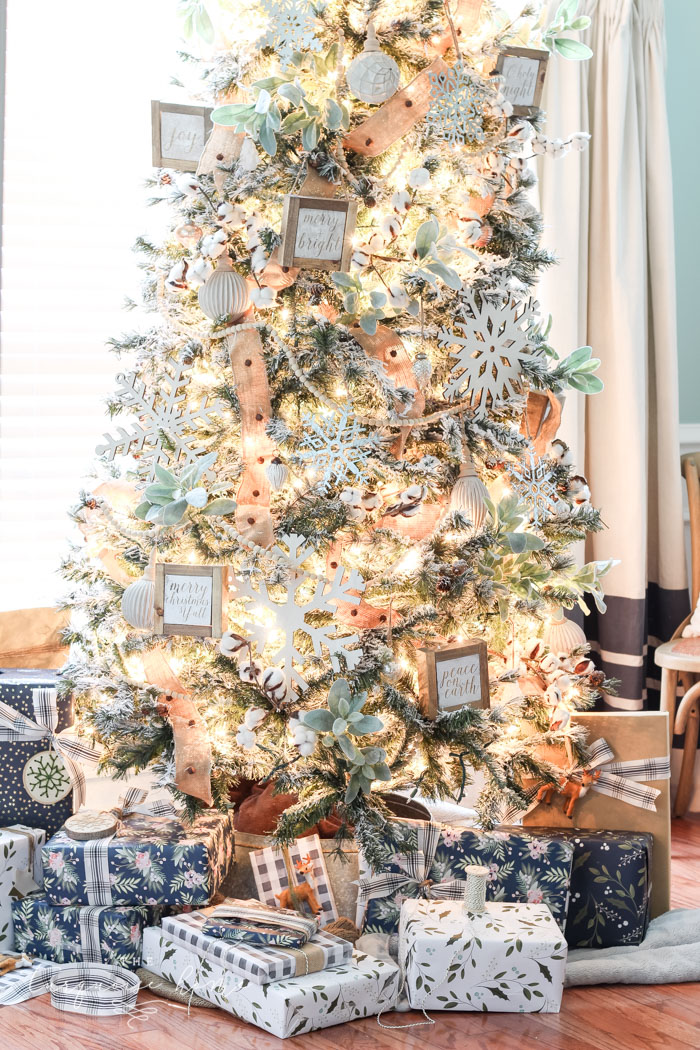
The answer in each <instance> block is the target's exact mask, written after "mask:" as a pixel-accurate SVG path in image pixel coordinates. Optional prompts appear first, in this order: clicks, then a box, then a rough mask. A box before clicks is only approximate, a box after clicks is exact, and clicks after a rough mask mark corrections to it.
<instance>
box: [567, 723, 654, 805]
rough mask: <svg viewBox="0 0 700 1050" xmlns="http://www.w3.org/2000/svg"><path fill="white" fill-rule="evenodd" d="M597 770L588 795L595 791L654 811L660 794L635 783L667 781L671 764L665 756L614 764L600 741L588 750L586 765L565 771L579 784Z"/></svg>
mask: <svg viewBox="0 0 700 1050" xmlns="http://www.w3.org/2000/svg"><path fill="white" fill-rule="evenodd" d="M592 770H600V776H599V777H598V779H597V780H595V781H594V782H593V783H592V784H591V791H598V792H600V794H601V795H609V797H610V798H619V799H621V800H622V801H623V802H627V803H628V805H630V806H636V807H637V808H638V809H651V810H656V799H657V798H658V796H659V795H660V794H661V792H660V791H659V789H658V788H652V787H647V786H646V785H644V784H640V783H638V781H640V780H668V779H669V778H670V776H671V762H670V759H669V758H668V756H659V757H658V758H630V759H627V760H626V761H625V762H616V761H615V752H614V751H613V750H612V748H611V747H610V745H609V744H608V742H607V740H604V739H603V738H602V737H601V738H600V739H599V740H596V741H595V743H593V744H591V746H590V747H589V749H588V761H587V762H585V763H584V764H583V765H581V766H575V767H574V768H573V769H572V770H570V771H569V773H568V776H569V777H570V778H571V779H572V780H576V781H580V780H582V779H583V774H584V773H588V772H591V771H592Z"/></svg>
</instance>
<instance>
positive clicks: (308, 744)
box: [297, 740, 316, 758]
mask: <svg viewBox="0 0 700 1050" xmlns="http://www.w3.org/2000/svg"><path fill="white" fill-rule="evenodd" d="M297 747H298V748H299V754H300V755H301V756H302V758H309V757H310V756H311V755H313V753H314V751H315V750H316V741H315V740H314V741H313V742H312V741H310V740H305V741H302V743H301V744H298V745H297Z"/></svg>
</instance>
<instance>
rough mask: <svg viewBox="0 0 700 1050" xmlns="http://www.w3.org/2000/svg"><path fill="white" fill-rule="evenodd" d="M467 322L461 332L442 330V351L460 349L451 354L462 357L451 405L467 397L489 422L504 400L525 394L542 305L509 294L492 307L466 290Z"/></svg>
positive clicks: (449, 390) (449, 391) (450, 389)
mask: <svg viewBox="0 0 700 1050" xmlns="http://www.w3.org/2000/svg"><path fill="white" fill-rule="evenodd" d="M460 300H461V305H460V308H459V314H460V316H461V318H462V319H461V320H459V321H457V322H456V325H455V327H456V328H457V329H461V332H459V331H454V330H452V329H450V328H441V329H440V332H439V334H438V342H439V344H440V346H442V347H456V349H454V350H450V355H451V356H452V357H455V358H456V362H455V364H454V365H453V366H452V370H451V372H450V378H449V380H448V382H447V384H446V386H445V388H444V391H443V393H444V396H445V397H446V398H447V400H448V401H453V400H455V398H457V397H464V399H465V400H466V401H468V403H469V404H470V406H471V407H472V408H473V409H474V410H475V414H476V416H477V417H483V416H485V415H486V413H487V411H488V410H489V409H491V408H493V407H494V405H496V404H497V403H498V402H499V401H505V400H507V399H508V398H510V397H513V396H514V395H516V394H518V393H520V390H521V388H522V375H523V366H524V365H525V363H526V362H527V361H528V360H529V359H530V357H531V356H532V355H531V353H530V328H531V327H532V325H533V323H534V320H535V315H536V308H537V304H536V303H533V302H529V303H527V304H524V303H521V302H518V301H517V300H515V299H513V298H511V297H510V296H509V295H505V296H503V297H501V298H500V300H499V302H497V303H492V302H491V301H489V300H488V299H486V297H485V296H484V295H483V294H481V295H479V296H478V298H477V295H476V293H475V292H473V291H471V290H470V289H465V290H464V291H463V292H462V293H461V296H460Z"/></svg>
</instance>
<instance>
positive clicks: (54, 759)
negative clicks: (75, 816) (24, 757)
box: [22, 751, 73, 806]
mask: <svg viewBox="0 0 700 1050" xmlns="http://www.w3.org/2000/svg"><path fill="white" fill-rule="evenodd" d="M22 782H23V784H24V790H25V791H26V792H27V794H28V795H29V797H30V798H31V799H33V801H34V802H40V803H41V805H42V806H53V805H54V804H55V803H56V802H60V801H61V799H62V798H65V797H66V795H67V794H68V792H69V791H71V790H72V788H73V784H72V782H71V779H70V777H69V776H68V770H67V769H66V764H65V762H64V761H63V759H62V758H61V756H60V755H57V754H56V752H55V751H39V752H38V753H37V754H36V755H32V757H31V758H30V759H29V760H28V761H27V763H26V765H25V767H24V770H23V771H22Z"/></svg>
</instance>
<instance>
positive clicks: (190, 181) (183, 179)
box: [175, 172, 201, 197]
mask: <svg viewBox="0 0 700 1050" xmlns="http://www.w3.org/2000/svg"><path fill="white" fill-rule="evenodd" d="M175 187H176V189H178V190H179V191H180V193H184V194H185V195H186V196H188V197H196V195H197V194H198V193H199V192H200V190H201V186H200V185H199V183H198V181H197V179H196V178H195V177H194V175H187V174H185V173H184V172H183V173H182V174H181V175H176V176H175Z"/></svg>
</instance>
